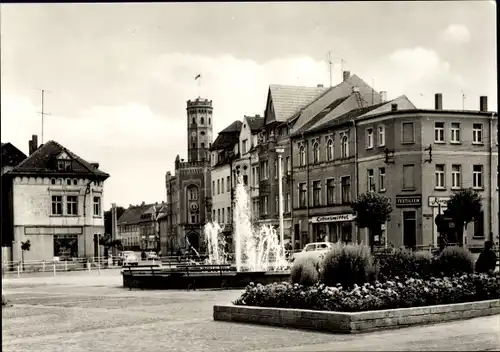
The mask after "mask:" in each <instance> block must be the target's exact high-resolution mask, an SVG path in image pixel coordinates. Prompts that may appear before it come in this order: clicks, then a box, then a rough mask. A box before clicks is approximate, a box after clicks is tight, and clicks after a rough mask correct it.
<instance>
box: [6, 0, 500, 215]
mask: <svg viewBox="0 0 500 352" xmlns="http://www.w3.org/2000/svg"><path fill="white" fill-rule="evenodd" d="M0 33H1V50H0V53H1V140H2V142H11V143H13V144H14V145H15V146H16V147H18V148H19V149H21V150H22V151H23V152H25V153H28V141H29V139H30V138H31V135H32V134H37V135H38V136H39V137H38V140H39V141H41V131H42V128H41V115H40V114H39V112H40V111H41V89H44V90H45V91H46V93H45V94H44V112H45V113H48V114H50V115H46V116H45V118H44V137H43V139H44V141H45V142H46V141H48V140H55V141H57V142H59V143H61V144H62V145H64V146H65V147H66V148H68V149H69V150H71V151H72V152H74V153H75V154H77V155H78V156H80V157H82V158H84V159H85V160H87V161H89V162H98V163H99V164H100V169H101V170H103V171H105V172H107V173H109V174H110V175H111V177H110V178H109V179H108V180H107V181H106V183H105V195H104V197H105V206H106V208H108V207H109V206H110V204H111V203H113V202H114V203H117V204H118V205H121V206H125V207H127V206H128V205H129V204H139V203H141V202H142V201H145V202H155V201H158V202H160V201H164V200H165V199H166V195H165V173H166V172H167V171H174V159H175V157H176V155H177V154H179V155H180V157H181V158H186V159H187V143H186V138H187V131H186V126H187V122H186V101H187V100H189V99H195V98H196V97H198V96H200V95H201V96H202V97H204V98H208V99H211V100H213V106H214V118H213V120H214V139H215V137H216V136H217V133H218V132H219V131H220V130H222V129H223V128H224V127H226V126H227V125H229V124H230V123H231V122H233V121H234V120H241V119H242V118H243V115H254V114H261V115H262V114H263V112H264V109H265V104H266V98H267V92H268V86H269V85H270V84H288V85H305V86H316V85H317V84H324V85H325V87H326V86H328V85H329V84H330V74H329V65H328V55H329V54H328V53H329V52H330V53H331V54H330V57H331V61H332V65H331V70H332V77H333V79H332V82H333V85H335V84H337V83H339V82H340V81H341V78H342V73H341V70H342V68H343V69H344V70H349V71H351V73H352V74H356V75H358V76H359V77H361V78H362V79H364V80H365V81H366V82H367V83H368V84H373V86H374V88H375V89H376V90H378V91H380V90H383V91H387V96H388V98H389V99H391V98H395V97H398V96H400V95H403V94H404V95H406V96H407V97H408V98H409V99H410V100H411V101H412V102H413V103H414V104H415V105H416V106H417V107H418V108H422V109H425V108H433V105H434V94H435V93H438V92H439V93H442V94H443V107H444V108H445V109H462V92H463V94H464V95H465V101H464V108H465V109H467V110H477V109H478V108H479V96H481V95H486V96H488V105H489V109H490V110H494V111H497V82H496V78H497V71H496V70H497V63H496V51H497V48H496V42H497V41H496V4H495V2H494V1H443V2H438V1H429V2H417V1H414V2H413V1H412V2H396V1H393V2H295V3H293V2H290V3H287V2H281V3H264V2H259V3H257V2H256V3H236V2H235V3H109V4H69V3H67V4H1V5H0ZM341 60H343V61H344V63H343V65H342V66H341ZM197 74H201V76H202V79H201V82H199V81H195V79H194V78H195V76H196V75H197Z"/></svg>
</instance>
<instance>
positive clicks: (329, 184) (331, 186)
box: [326, 178, 335, 205]
mask: <svg viewBox="0 0 500 352" xmlns="http://www.w3.org/2000/svg"><path fill="white" fill-rule="evenodd" d="M326 204H327V205H333V204H335V179H334V178H330V179H328V180H326Z"/></svg>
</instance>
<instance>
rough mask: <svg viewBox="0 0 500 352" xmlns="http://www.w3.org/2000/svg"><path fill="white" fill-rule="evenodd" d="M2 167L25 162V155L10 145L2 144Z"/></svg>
mask: <svg viewBox="0 0 500 352" xmlns="http://www.w3.org/2000/svg"><path fill="white" fill-rule="evenodd" d="M1 148H2V156H1V158H2V167H5V166H11V167H14V166H16V165H19V164H20V163H21V162H22V161H23V160H25V159H26V158H27V157H26V154H24V153H23V152H22V151H20V150H19V149H17V148H16V147H15V146H14V145H13V144H12V143H9V142H7V143H2V146H1Z"/></svg>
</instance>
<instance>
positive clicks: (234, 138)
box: [210, 121, 243, 151]
mask: <svg viewBox="0 0 500 352" xmlns="http://www.w3.org/2000/svg"><path fill="white" fill-rule="evenodd" d="M241 126H243V123H242V122H241V121H234V122H233V123H232V124H230V125H229V126H227V127H226V128H224V129H223V130H222V131H220V132H219V135H218V136H217V138H216V139H215V141H214V142H213V143H212V147H210V151H213V150H221V149H231V148H233V147H234V145H235V144H237V143H238V142H239V141H240V132H241Z"/></svg>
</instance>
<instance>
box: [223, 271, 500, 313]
mask: <svg viewBox="0 0 500 352" xmlns="http://www.w3.org/2000/svg"><path fill="white" fill-rule="evenodd" d="M498 298H500V273H495V274H494V275H488V274H464V275H462V276H455V277H444V278H432V279H430V280H423V279H418V278H417V279H415V278H407V279H403V280H392V281H391V280H389V281H386V282H384V283H381V282H378V281H377V282H374V283H365V284H364V285H361V286H358V285H354V287H353V288H350V289H344V288H342V287H339V286H336V287H328V286H325V285H324V284H316V285H314V286H310V287H304V286H301V285H299V284H292V283H287V282H284V283H274V284H269V285H266V286H263V285H261V284H257V285H254V284H253V283H251V284H250V285H249V286H247V287H246V289H245V291H244V292H243V294H242V295H241V296H240V297H239V298H238V299H237V300H236V301H234V302H233V303H234V304H235V305H247V306H260V307H276V308H296V309H313V310H327V311H340V312H342V311H344V312H356V311H367V310H380V309H395V308H403V307H419V306H428V305H437V304H451V303H463V302H474V301H480V300H486V299H498Z"/></svg>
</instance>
